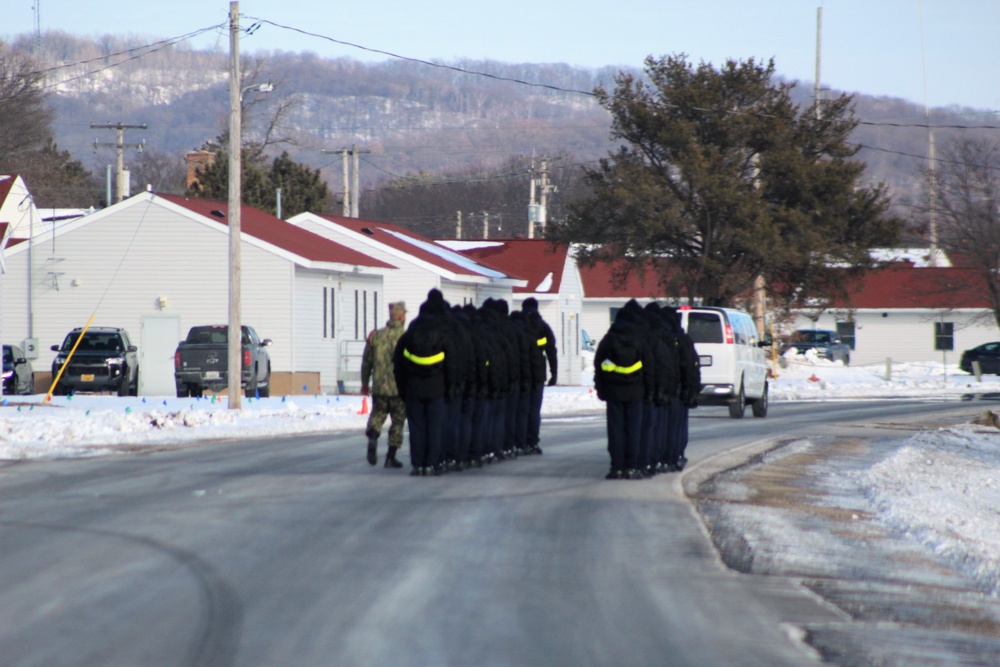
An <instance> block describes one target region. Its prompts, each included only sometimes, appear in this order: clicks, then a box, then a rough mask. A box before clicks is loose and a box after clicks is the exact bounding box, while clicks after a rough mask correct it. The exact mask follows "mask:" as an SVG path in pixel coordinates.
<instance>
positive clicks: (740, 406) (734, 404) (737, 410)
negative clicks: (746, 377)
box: [729, 382, 747, 419]
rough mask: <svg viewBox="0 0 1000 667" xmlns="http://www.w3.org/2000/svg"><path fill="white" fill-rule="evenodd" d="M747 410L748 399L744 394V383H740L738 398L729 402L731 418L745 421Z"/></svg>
mask: <svg viewBox="0 0 1000 667" xmlns="http://www.w3.org/2000/svg"><path fill="white" fill-rule="evenodd" d="M746 409H747V397H746V394H744V393H743V383H742V382H741V383H740V392H739V393H738V394H736V398H734V399H733V400H732V401H730V402H729V416H730V417H732V418H733V419H743V413H744V412H746Z"/></svg>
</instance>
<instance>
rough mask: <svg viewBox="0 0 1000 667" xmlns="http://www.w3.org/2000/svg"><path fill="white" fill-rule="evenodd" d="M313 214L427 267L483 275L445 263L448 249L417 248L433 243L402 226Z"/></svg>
mask: <svg viewBox="0 0 1000 667" xmlns="http://www.w3.org/2000/svg"><path fill="white" fill-rule="evenodd" d="M316 215H317V216H318V217H320V218H323V219H324V220H327V221H329V222H332V223H334V224H336V225H339V226H341V227H344V228H346V229H349V230H351V231H353V232H357V233H358V234H364V235H365V236H367V237H368V238H370V239H372V240H374V241H377V242H379V243H381V244H383V245H386V246H388V247H390V248H393V249H395V250H399V251H401V252H404V253H406V254H408V255H411V256H412V257H415V258H417V259H419V260H421V261H424V262H427V263H428V264H431V265H432V266H436V267H438V268H439V269H443V270H445V271H449V272H451V273H455V274H459V275H464V276H481V275H483V274H482V273H481V272H477V271H475V270H473V269H471V268H469V267H468V266H463V265H462V264H461V263H455V262H453V261H449V260H448V258H447V253H448V252H455V251H451V250H448V249H447V248H445V247H443V246H438V247H440V249H441V252H431V251H430V250H427V249H425V248H422V247H421V245H425V246H427V245H429V246H435V245H436V244H435V243H434V241H433V240H432V239H429V238H426V237H423V236H420V235H419V234H416V233H414V232H412V231H410V230H409V229H406V228H405V227H400V226H398V225H394V224H392V223H389V222H381V221H377V220H365V219H363V218H344V217H341V216H339V215H327V214H316ZM400 236H404V237H406V238H408V239H410V240H411V241H412V242H408V241H407V240H405V239H402V238H400ZM456 254H459V253H456ZM470 260H471V261H472V262H473V263H475V264H480V265H482V266H483V268H485V269H487V270H490V271H495V272H498V273H507V272H506V271H504V269H502V268H501V267H498V266H494V265H492V264H488V263H486V262H480V261H478V260H477V259H475V258H470Z"/></svg>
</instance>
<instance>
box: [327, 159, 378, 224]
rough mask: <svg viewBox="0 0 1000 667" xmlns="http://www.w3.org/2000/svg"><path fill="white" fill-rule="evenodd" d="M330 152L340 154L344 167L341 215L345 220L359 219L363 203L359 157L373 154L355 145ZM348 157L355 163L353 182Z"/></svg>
mask: <svg viewBox="0 0 1000 667" xmlns="http://www.w3.org/2000/svg"><path fill="white" fill-rule="evenodd" d="M323 152H324V153H325V152H327V151H325V150H324V151H323ZM330 152H333V153H340V157H341V159H342V160H343V165H344V203H343V206H342V208H341V209H340V210H341V215H342V216H344V217H345V218H357V217H359V213H358V205H359V204H360V202H361V168H360V164H359V160H358V156H359V155H360V154H362V153H371V151H370V150H362V149H359V148H358V145H357V144H353V145H352V146H351V147H350V148H348V147H347V146H344V147H343V148H338V149H337V150H336V151H330ZM348 156H350V157H352V158H353V160H352V161H353V162H354V175H353V180H352V178H351V161H348V159H347V158H348Z"/></svg>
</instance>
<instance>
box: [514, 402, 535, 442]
mask: <svg viewBox="0 0 1000 667" xmlns="http://www.w3.org/2000/svg"><path fill="white" fill-rule="evenodd" d="M530 411H531V391H530V390H529V391H522V392H521V393H520V394H518V397H517V432H516V433H515V434H514V447H515V448H516V449H524V448H525V447H527V446H528V424H529V422H530V416H531V415H530Z"/></svg>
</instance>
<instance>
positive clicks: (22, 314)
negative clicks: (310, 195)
mask: <svg viewBox="0 0 1000 667" xmlns="http://www.w3.org/2000/svg"><path fill="white" fill-rule="evenodd" d="M81 225H83V226H81ZM228 247H229V239H228V234H226V231H225V229H224V228H220V229H213V228H211V227H207V226H205V225H202V224H199V223H197V222H192V221H191V220H188V219H187V218H184V217H182V216H178V215H176V214H174V213H172V212H169V211H165V210H164V209H162V208H160V207H159V206H156V205H152V206H133V207H129V208H126V209H124V210H122V211H119V212H117V213H115V214H111V215H108V216H105V217H103V218H99V219H94V220H90V221H87V220H86V219H84V221H82V222H76V223H70V225H67V226H66V227H65V228H64V233H62V234H59V233H57V234H56V236H55V238H54V239H53V238H52V237H49V238H44V237H42V238H36V239H35V242H34V250H33V254H34V258H33V266H34V269H33V274H34V282H33V292H34V293H33V298H32V302H33V311H34V336H35V337H36V338H38V340H39V343H40V348H41V354H40V356H39V359H38V362H37V363H36V368H37V369H38V370H44V369H45V368H46V367H47V366H48V365H49V364H51V360H52V358H53V356H54V353H53V352H51V351H50V349H49V348H50V346H51V345H54V344H57V343H61V342H62V339H63V337H64V336H65V335H66V333H67V332H68V331H69V330H70V329H71V328H73V327H77V326H83V325H85V324H86V323H87V320H88V319H89V318H90V316H91V314H94V315H95V318H94V322H93V325H94V326H121V327H124V328H126V329H127V330H128V331H129V333H130V334H131V336H132V338H133V340H134V341H135V343H136V344H137V345H139V346H140V349H141V347H142V341H141V340H140V339H139V336H140V323H141V318H142V317H143V316H153V315H164V314H180V316H181V335H182V336H183V335H185V334H186V333H187V330H188V329H189V328H190V327H192V326H194V325H197V324H210V323H218V324H225V323H226V322H228V319H229V261H228V253H229V250H228ZM241 259H242V271H243V273H242V275H243V281H242V299H241V304H242V320H243V322H244V323H245V324H249V325H251V326H253V327H254V328H256V329H257V330H258V333H260V334H261V335H262V336H264V337H267V338H272V339H273V340H274V342H275V344H274V346H273V347H272V348H271V350H270V352H271V355H272V367H273V368H274V369H275V370H280V369H284V368H287V367H288V365H289V363H290V358H291V355H290V346H289V345H288V343H287V341H289V340H290V339H291V324H290V320H291V275H290V271H289V269H288V267H289V266H290V265H289V263H288V262H287V261H286V260H283V259H281V258H279V257H276V256H274V255H273V254H271V253H269V252H266V251H264V250H261V249H258V248H254V247H253V246H251V245H249V244H247V243H244V244H243V247H242V252H241ZM7 261H8V263H9V266H10V267H11V269H12V271H11V274H10V276H9V278H8V280H6V281H4V285H3V290H4V294H3V299H4V304H5V306H6V307H5V309H4V313H3V318H4V329H5V334H6V335H7V336H8V337H11V338H13V339H18V340H19V339H21V338H23V337H27V335H28V321H27V320H28V317H27V314H28V305H27V300H28V297H27V293H28V290H27V282H26V281H27V271H28V269H27V267H28V244H27V243H22V244H20V245H19V246H17V247H15V248H13V249H11V250H8V253H7ZM161 297H163V299H164V303H165V307H164V308H161V306H160V302H161Z"/></svg>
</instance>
